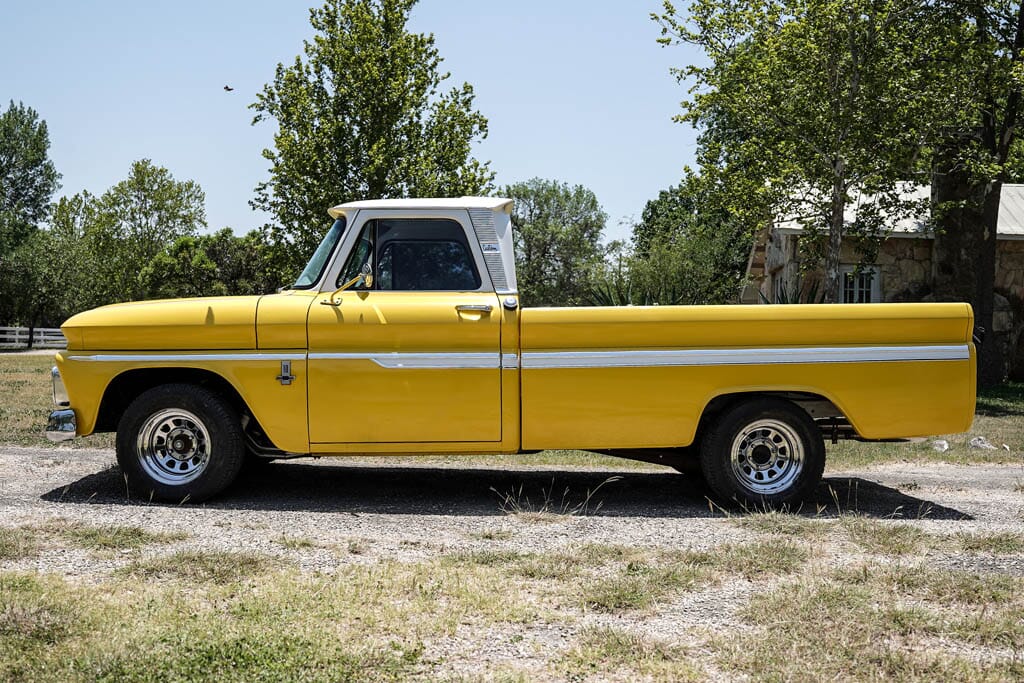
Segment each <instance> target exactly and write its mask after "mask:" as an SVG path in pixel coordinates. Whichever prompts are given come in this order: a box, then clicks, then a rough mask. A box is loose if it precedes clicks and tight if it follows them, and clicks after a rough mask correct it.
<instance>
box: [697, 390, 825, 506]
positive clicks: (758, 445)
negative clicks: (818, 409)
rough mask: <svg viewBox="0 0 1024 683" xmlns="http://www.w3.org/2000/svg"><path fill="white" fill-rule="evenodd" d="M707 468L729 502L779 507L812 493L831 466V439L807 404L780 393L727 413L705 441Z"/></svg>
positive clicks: (713, 487)
mask: <svg viewBox="0 0 1024 683" xmlns="http://www.w3.org/2000/svg"><path fill="white" fill-rule="evenodd" d="M700 460H701V470H702V471H703V473H704V479H705V481H707V483H708V486H709V487H710V488H711V490H712V491H713V492H714V493H715V494H716V495H717V496H718V497H719V498H720V499H722V500H723V501H734V502H737V503H740V504H741V505H754V506H757V505H765V506H769V507H772V506H776V505H781V504H787V503H792V502H797V501H800V500H803V499H805V498H807V497H808V496H809V495H810V494H811V493H812V492H813V491H814V488H815V487H816V486H817V485H818V482H819V481H821V475H822V472H823V471H824V469H825V443H824V440H823V439H822V437H821V432H820V431H819V430H818V427H817V425H815V424H814V420H812V419H811V417H810V416H809V415H808V414H807V413H806V412H805V411H804V410H802V409H801V408H799V407H797V406H796V405H794V404H792V403H790V402H789V401H785V400H782V399H776V398H761V399H754V400H751V401H746V402H743V403H740V404H738V405H736V406H734V407H733V408H731V409H729V410H727V411H726V412H725V413H723V414H722V415H721V416H720V417H719V418H718V419H717V420H716V421H715V422H714V423H713V424H712V426H711V428H710V429H709V430H708V432H707V434H705V436H704V439H703V441H702V443H701V452H700Z"/></svg>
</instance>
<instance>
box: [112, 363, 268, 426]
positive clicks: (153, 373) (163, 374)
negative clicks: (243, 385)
mask: <svg viewBox="0 0 1024 683" xmlns="http://www.w3.org/2000/svg"><path fill="white" fill-rule="evenodd" d="M161 384H195V385H198V386H201V387H206V388H207V389H210V390H211V391H215V392H217V393H218V394H219V395H221V396H223V397H224V398H225V399H226V400H227V401H228V402H229V403H231V405H232V407H234V408H235V410H237V411H238V413H239V414H247V413H248V412H249V409H248V406H246V404H245V401H243V400H242V397H241V396H240V395H239V394H238V392H237V391H236V390H235V388H234V387H233V386H232V385H231V383H230V382H228V381H227V380H226V379H224V378H223V377H221V376H220V375H218V374H217V373H215V372H211V371H210V370H200V369H198V368H142V369H138V370H127V371H125V372H122V373H121V374H120V375H118V376H117V377H115V378H114V379H113V380H111V381H110V384H108V385H107V389H106V391H104V392H103V399H102V400H101V401H100V410H99V415H98V416H97V418H96V427H95V429H94V431H96V432H113V431H117V423H118V422H119V421H120V419H121V415H123V414H124V411H125V410H126V409H127V408H128V406H129V405H131V403H132V401H134V400H135V399H136V398H138V397H139V395H140V394H141V393H142V392H144V391H147V390H148V389H152V388H153V387H156V386H160V385H161Z"/></svg>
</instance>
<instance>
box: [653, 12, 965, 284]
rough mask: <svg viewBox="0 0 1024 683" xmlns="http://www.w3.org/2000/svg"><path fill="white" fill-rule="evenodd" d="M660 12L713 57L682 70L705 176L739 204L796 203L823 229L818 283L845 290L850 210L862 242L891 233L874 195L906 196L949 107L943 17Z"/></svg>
mask: <svg viewBox="0 0 1024 683" xmlns="http://www.w3.org/2000/svg"><path fill="white" fill-rule="evenodd" d="M654 18H655V20H657V21H658V22H659V23H660V25H661V27H662V39H661V42H662V43H664V44H672V43H675V42H686V43H691V44H693V45H696V46H698V47H700V48H702V49H703V50H704V52H705V54H706V55H707V57H708V61H707V62H702V63H701V64H700V65H694V66H690V67H687V68H685V69H679V70H678V71H677V72H676V73H677V76H678V77H679V78H680V80H689V82H690V85H691V87H690V91H689V92H690V99H689V100H687V101H686V102H684V104H683V109H684V111H683V114H682V115H681V116H679V117H678V120H680V121H685V122H689V123H693V124H694V125H696V126H698V128H700V129H701V137H700V145H701V148H700V160H701V164H702V167H703V169H704V175H705V176H707V177H709V178H713V179H714V178H715V177H717V178H719V179H721V180H722V183H723V187H726V188H728V189H729V191H730V194H731V200H730V204H729V208H730V209H733V211H731V213H733V214H735V215H737V216H741V217H742V216H751V217H755V218H757V217H761V218H763V217H765V215H766V210H767V215H775V216H779V215H782V216H793V215H796V216H800V217H801V218H802V219H803V221H804V223H805V227H806V228H807V229H808V230H809V231H811V233H812V235H814V234H818V233H824V234H827V235H828V240H827V244H825V245H824V248H823V257H824V259H823V260H824V265H825V288H824V289H825V291H824V296H825V298H826V300H829V301H835V300H837V298H838V296H839V294H840V287H839V281H840V280H839V254H840V249H841V246H842V241H843V238H844V236H845V234H846V231H847V228H846V223H847V219H848V218H849V216H850V214H855V216H856V217H855V219H854V221H853V222H854V224H855V225H856V224H857V223H858V222H861V223H865V230H863V231H862V232H863V233H864V238H865V239H866V240H867V241H868V242H870V241H871V240H876V241H877V239H879V238H880V237H881V236H883V235H884V232H880V231H877V230H871V229H870V224H871V223H872V221H871V219H872V217H874V216H877V215H878V214H879V213H885V212H879V211H878V210H877V208H874V207H877V205H878V203H879V202H883V201H884V202H885V203H886V208H890V209H891V208H893V207H896V208H898V206H899V201H898V198H899V190H900V187H901V186H900V182H901V181H904V180H907V179H908V174H910V173H911V172H912V171H913V169H914V168H915V167H916V166H915V164H914V162H913V160H914V158H915V156H916V155H917V153H918V152H919V150H920V149H921V145H922V143H923V142H924V141H926V140H927V139H928V137H929V135H930V134H932V133H934V131H935V130H936V129H937V125H938V123H939V122H941V121H942V120H943V119H944V117H945V116H946V114H947V112H948V109H949V105H948V102H947V99H946V97H945V95H946V93H945V92H944V84H942V83H939V82H936V79H935V71H936V70H937V69H938V68H939V67H937V66H936V64H937V62H936V60H935V59H934V56H935V49H936V48H935V47H934V46H935V45H936V44H942V45H945V42H943V41H941V40H939V39H940V38H942V37H946V36H947V34H948V30H947V31H946V32H945V33H944V32H943V28H948V27H943V26H942V25H941V22H938V21H936V20H935V16H934V14H933V13H931V12H930V11H929V9H928V7H927V5H926V4H924V3H921V2H919V1H918V0H896V1H895V2H891V3H885V4H879V3H876V2H872V1H871V0H842V1H841V0H813V1H812V2H798V1H796V0H763V1H762V2H758V3H754V4H752V5H751V4H736V3H732V2H727V1H725V0H694V1H693V2H692V3H691V4H690V6H689V12H688V18H687V19H682V18H680V14H679V13H678V12H677V11H676V9H675V8H674V7H673V5H672V4H671V3H670V2H666V3H665V6H664V13H663V14H662V15H660V16H659V15H655V16H654ZM745 204H750V205H752V206H753V207H754V209H753V210H750V209H748V208H746V207H744V205H745ZM912 210H913V207H907V208H906V211H908V212H909V211H912ZM844 214H845V215H844ZM861 214H863V217H864V219H863V220H858V219H860V218H861ZM751 227H757V226H751ZM805 242H807V243H809V244H815V243H817V244H819V245H820V244H821V242H820V241H818V240H814V239H812V240H805ZM868 258H870V249H869V250H868Z"/></svg>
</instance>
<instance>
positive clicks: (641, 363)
mask: <svg viewBox="0 0 1024 683" xmlns="http://www.w3.org/2000/svg"><path fill="white" fill-rule="evenodd" d="M308 357H309V360H368V361H372V362H374V363H376V364H377V365H379V366H380V367H382V368H388V369H403V368H405V369H489V368H495V369H497V368H502V369H505V370H514V369H516V368H523V369H527V370H530V369H548V368H597V367H613V368H615V367H618V368H634V367H672V366H687V365H775V364H794V363H871V362H891V361H946V360H967V359H969V358H970V350H969V348H968V346H967V345H966V344H957V345H933V346H853V347H842V346H840V347H787V348H768V349H675V350H669V351H646V350H642V351H533V352H526V353H523V354H521V355H516V354H514V353H500V354H499V353H310V354H309V355H308ZM305 358H306V354H304V353H259V352H254V353H239V352H225V353H211V352H206V353H176V354H142V353H123V354H109V353H105V354H96V355H92V356H77V355H76V356H69V357H68V360H72V361H84V362H110V363H118V362H120V363H125V362H131V363H145V362H151V363H188V362H195V361H273V362H280V361H302V360H305Z"/></svg>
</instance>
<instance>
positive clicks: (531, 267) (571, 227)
mask: <svg viewBox="0 0 1024 683" xmlns="http://www.w3.org/2000/svg"><path fill="white" fill-rule="evenodd" d="M500 193H501V194H502V195H503V196H506V197H511V198H512V199H514V200H515V205H514V208H513V210H512V230H513V233H512V235H513V238H514V241H515V251H516V273H517V278H518V281H519V289H520V291H521V292H522V296H523V302H524V305H528V306H565V305H572V304H578V303H581V302H582V301H584V300H585V299H586V294H587V290H588V287H589V285H590V280H591V275H592V274H593V273H594V272H595V270H596V269H598V268H599V267H600V265H601V262H602V255H603V251H602V247H601V233H602V231H603V230H604V227H605V223H606V221H607V220H608V216H607V215H606V214H605V212H604V211H603V210H602V209H601V205H600V204H599V203H598V201H597V197H595V196H594V193H593V192H591V191H590V190H588V189H587V188H585V187H583V186H582V185H575V186H573V187H570V186H569V185H568V184H567V183H560V182H558V181H556V180H542V179H540V178H533V179H532V180H528V181H526V182H521V183H515V184H513V185H509V186H507V187H504V188H502V189H501V190H500Z"/></svg>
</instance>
